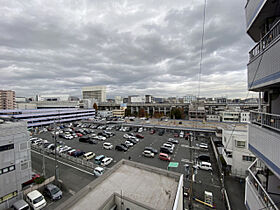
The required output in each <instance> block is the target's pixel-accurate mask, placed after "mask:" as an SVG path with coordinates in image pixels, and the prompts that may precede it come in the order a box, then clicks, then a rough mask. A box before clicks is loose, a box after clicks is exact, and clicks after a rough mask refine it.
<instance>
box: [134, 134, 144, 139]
mask: <svg viewBox="0 0 280 210" xmlns="http://www.w3.org/2000/svg"><path fill="white" fill-rule="evenodd" d="M136 137H137V138H139V139H144V136H143V135H141V134H136Z"/></svg>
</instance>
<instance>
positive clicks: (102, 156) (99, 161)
mask: <svg viewBox="0 0 280 210" xmlns="http://www.w3.org/2000/svg"><path fill="white" fill-rule="evenodd" d="M103 158H105V155H98V156H96V157H95V159H94V162H95V163H96V164H98V165H100V163H101V160H103Z"/></svg>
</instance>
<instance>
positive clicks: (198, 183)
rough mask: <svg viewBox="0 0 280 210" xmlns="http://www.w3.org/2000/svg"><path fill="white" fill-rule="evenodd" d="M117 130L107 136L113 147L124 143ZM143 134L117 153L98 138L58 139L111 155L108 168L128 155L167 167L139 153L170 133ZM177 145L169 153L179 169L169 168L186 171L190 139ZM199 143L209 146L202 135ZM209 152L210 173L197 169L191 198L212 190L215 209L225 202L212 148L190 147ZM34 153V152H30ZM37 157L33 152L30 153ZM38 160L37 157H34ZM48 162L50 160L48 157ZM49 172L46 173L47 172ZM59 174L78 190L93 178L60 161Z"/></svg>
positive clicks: (195, 152) (44, 135)
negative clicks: (92, 140)
mask: <svg viewBox="0 0 280 210" xmlns="http://www.w3.org/2000/svg"><path fill="white" fill-rule="evenodd" d="M98 132H100V130H96V129H95V133H98ZM113 132H115V133H116V135H115V136H113V137H111V138H108V139H107V140H106V141H107V142H111V143H112V144H113V145H114V146H115V145H117V144H119V143H121V142H125V139H124V138H123V135H124V134H125V132H119V131H113ZM142 134H143V135H144V139H140V142H138V143H137V144H136V145H134V146H133V147H132V148H130V149H129V150H128V151H127V152H120V151H115V150H114V149H113V150H105V149H103V146H102V144H103V142H102V141H99V142H98V144H97V145H91V144H88V143H81V142H79V141H78V138H75V139H72V140H65V139H60V138H58V140H62V141H63V142H65V144H66V145H68V146H71V147H73V148H75V149H81V150H83V151H85V152H89V151H92V152H94V153H96V155H100V154H104V155H105V156H109V157H112V158H113V159H114V161H113V163H111V164H110V165H109V166H108V167H109V168H110V167H112V166H113V165H114V164H115V163H116V162H118V161H119V160H121V159H123V158H124V159H128V157H131V160H133V161H137V162H140V163H144V164H147V165H151V166H155V167H158V168H163V169H167V166H168V164H169V163H168V162H166V161H162V160H160V159H159V158H158V157H157V156H156V157H155V158H147V157H143V156H142V152H143V150H144V148H145V147H146V146H152V147H154V148H155V149H158V150H159V148H160V146H161V145H162V144H163V143H164V142H166V141H167V140H168V138H170V137H173V133H168V132H166V133H165V134H164V135H163V136H159V135H158V134H157V133H155V134H153V135H151V134H149V132H147V131H144V132H143V133H142ZM39 136H40V137H41V138H43V139H48V140H49V141H53V139H52V136H51V134H50V133H49V132H44V133H41V134H40V135H39ZM178 140H179V144H178V145H176V147H175V150H174V153H173V155H171V160H172V162H178V163H179V166H178V168H172V169H171V170H172V171H175V172H179V173H182V174H185V170H184V165H185V164H186V163H188V162H189V161H190V150H191V148H189V141H187V140H185V139H184V138H178ZM200 142H207V143H208V145H209V146H210V143H209V140H208V139H207V138H205V137H199V138H198V140H194V141H193V142H192V146H193V145H196V144H197V143H200ZM205 152H206V153H209V154H210V157H211V163H212V167H213V172H209V171H203V170H197V174H196V175H195V182H194V184H193V192H194V193H193V197H195V198H198V199H200V200H204V191H205V190H206V191H211V192H213V196H214V203H215V205H216V209H224V208H225V207H224V202H223V200H222V195H221V185H220V182H219V179H218V169H217V165H216V163H215V158H214V154H213V152H212V150H211V147H210V148H209V151H205V150H197V149H195V150H193V156H198V155H199V154H201V153H205ZM32 154H33V153H32ZM32 156H34V157H35V156H36V155H32ZM37 159H38V157H37ZM49 161H50V160H49ZM32 162H33V160H32ZM34 164H35V165H36V164H37V166H35V167H37V168H40V167H41V163H40V162H38V160H37V163H34ZM49 164H53V163H51V162H50V163H47V165H46V166H47V168H48V170H47V174H48V173H52V174H53V172H54V168H53V167H52V166H49ZM48 171H49V172H48ZM60 177H61V179H62V180H63V182H64V183H65V185H66V186H68V187H69V188H70V189H71V191H72V192H77V191H78V190H79V189H81V188H82V187H83V186H85V185H86V184H87V183H89V182H90V181H91V180H93V179H94V177H92V176H91V175H88V174H84V173H83V172H81V171H78V170H76V169H74V168H71V167H67V166H65V165H63V164H60ZM185 187H186V188H188V187H189V180H185ZM194 206H195V207H197V209H205V206H203V205H202V204H199V203H197V202H195V201H194Z"/></svg>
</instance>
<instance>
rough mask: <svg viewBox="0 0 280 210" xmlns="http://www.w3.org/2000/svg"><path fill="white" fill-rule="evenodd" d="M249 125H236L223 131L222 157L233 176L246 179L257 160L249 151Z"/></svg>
mask: <svg viewBox="0 0 280 210" xmlns="http://www.w3.org/2000/svg"><path fill="white" fill-rule="evenodd" d="M247 135H248V132H247V125H242V124H241V125H240V124H239V125H237V124H236V125H234V126H228V127H227V128H223V129H222V143H223V150H222V155H223V158H224V160H225V161H226V164H227V172H229V174H230V175H231V176H235V177H240V178H245V177H246V176H247V174H248V167H249V166H250V165H251V164H252V162H253V161H254V160H255V159H256V158H255V155H254V154H253V153H252V152H251V151H250V150H249V149H248V141H247Z"/></svg>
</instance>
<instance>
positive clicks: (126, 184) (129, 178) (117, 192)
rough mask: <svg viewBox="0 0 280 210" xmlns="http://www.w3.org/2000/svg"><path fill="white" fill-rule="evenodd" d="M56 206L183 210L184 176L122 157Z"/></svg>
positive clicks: (75, 208) (75, 209)
mask: <svg viewBox="0 0 280 210" xmlns="http://www.w3.org/2000/svg"><path fill="white" fill-rule="evenodd" d="M57 209H61V210H62V209H69V210H78V209H79V210H80V209H85V210H86V209H91V210H97V209H126V210H128V209H139V210H140V209H141V210H146V209H149V210H150V209H157V210H170V209H173V210H183V175H182V174H178V173H175V172H172V171H167V170H163V169H159V168H156V167H152V166H148V165H144V164H141V163H136V162H132V161H128V160H121V161H119V162H118V163H117V164H115V165H114V166H113V167H112V168H111V169H110V170H108V171H106V172H105V173H104V174H103V175H102V176H100V177H99V178H98V179H96V180H94V181H93V182H91V183H90V184H88V185H87V186H86V187H85V188H83V189H82V190H81V191H79V192H78V193H76V194H75V195H74V196H73V197H72V198H70V199H68V200H67V201H65V202H64V203H62V204H61V205H60V206H59V207H58V208H57Z"/></svg>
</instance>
